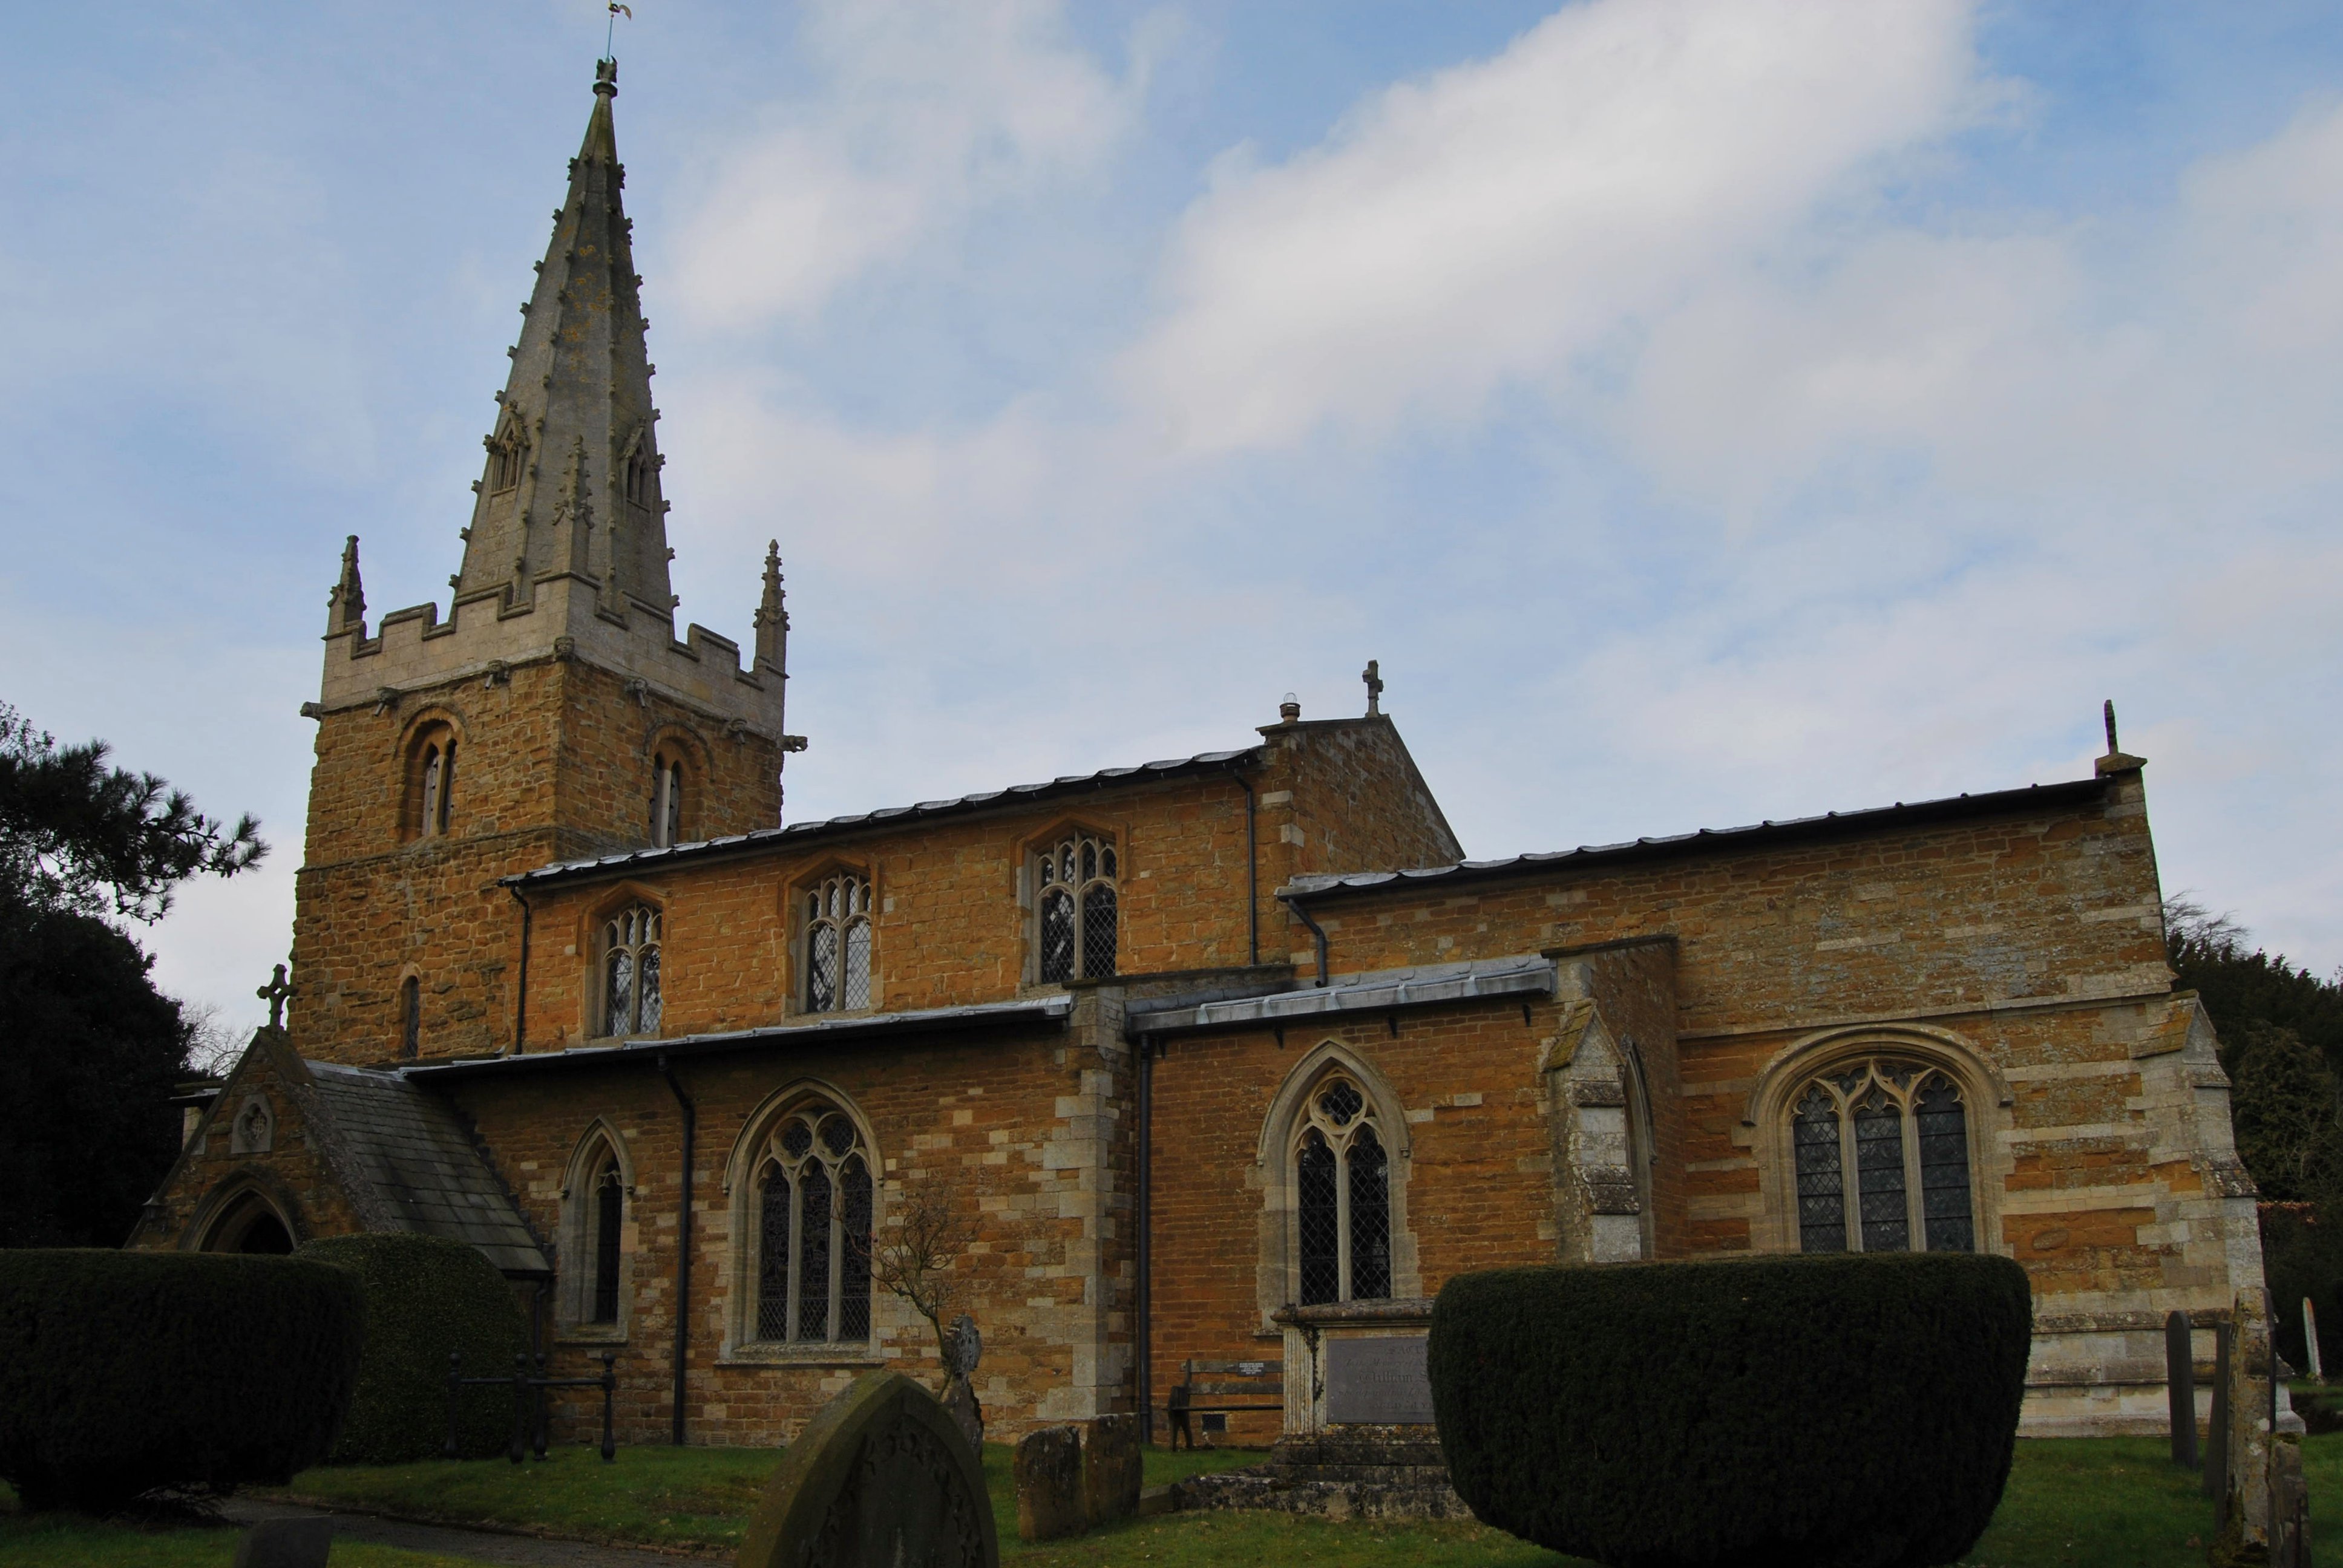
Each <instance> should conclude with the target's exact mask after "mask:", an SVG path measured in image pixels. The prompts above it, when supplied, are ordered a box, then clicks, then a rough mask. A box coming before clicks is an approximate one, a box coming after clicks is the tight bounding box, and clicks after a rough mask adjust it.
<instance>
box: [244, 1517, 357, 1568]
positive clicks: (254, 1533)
mask: <svg viewBox="0 0 2343 1568" xmlns="http://www.w3.org/2000/svg"><path fill="white" fill-rule="evenodd" d="M333 1550H334V1520H333V1516H332V1515H331V1514H327V1513H319V1514H315V1515H312V1516H310V1517H309V1518H307V1519H264V1520H262V1521H261V1522H260V1523H257V1524H254V1525H250V1526H247V1527H246V1530H245V1532H244V1533H243V1535H241V1536H240V1537H238V1538H237V1540H236V1559H235V1563H234V1568H326V1563H327V1558H328V1556H329V1555H330V1554H331V1553H332V1552H333Z"/></svg>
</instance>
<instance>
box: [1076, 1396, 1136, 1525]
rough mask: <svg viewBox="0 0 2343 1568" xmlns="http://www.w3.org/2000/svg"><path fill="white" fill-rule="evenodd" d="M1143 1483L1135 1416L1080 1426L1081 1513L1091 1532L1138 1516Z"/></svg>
mask: <svg viewBox="0 0 2343 1568" xmlns="http://www.w3.org/2000/svg"><path fill="white" fill-rule="evenodd" d="M1143 1479H1144V1477H1143V1474H1142V1472H1141V1464H1140V1453H1139V1418H1138V1417H1137V1416H1135V1415H1100V1416H1092V1417H1091V1419H1090V1420H1089V1421H1087V1422H1083V1423H1082V1512H1083V1514H1084V1515H1085V1516H1086V1517H1087V1518H1088V1519H1089V1521H1090V1523H1091V1528H1092V1529H1096V1528H1097V1527H1098V1526H1099V1525H1101V1524H1104V1523H1109V1522H1110V1521H1111V1520H1116V1519H1128V1518H1130V1517H1131V1515H1132V1514H1133V1513H1137V1512H1139V1491H1140V1486H1141V1483H1142V1481H1143Z"/></svg>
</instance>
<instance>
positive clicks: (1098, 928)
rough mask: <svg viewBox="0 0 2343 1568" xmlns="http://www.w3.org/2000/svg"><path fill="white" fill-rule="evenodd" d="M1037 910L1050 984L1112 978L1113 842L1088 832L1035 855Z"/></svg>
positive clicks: (1044, 966)
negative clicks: (1052, 981)
mask: <svg viewBox="0 0 2343 1568" xmlns="http://www.w3.org/2000/svg"><path fill="white" fill-rule="evenodd" d="M1034 872H1035V879H1034V886H1035V887H1036V888H1037V889H1038V890H1040V895H1041V896H1040V899H1039V900H1038V901H1037V903H1036V905H1035V908H1036V909H1037V910H1038V911H1039V915H1040V925H1041V933H1040V934H1041V943H1040V946H1041V965H1040V970H1039V972H1040V976H1041V980H1044V981H1051V980H1106V979H1109V978H1111V976H1112V975H1113V974H1114V960H1115V932H1116V908H1115V858H1114V846H1113V844H1111V843H1110V842H1108V841H1106V840H1105V839H1099V838H1095V837H1092V836H1091V835H1088V834H1078V835H1075V836H1073V837H1071V838H1067V839H1061V840H1059V842H1058V843H1056V844H1055V845H1053V846H1051V848H1049V849H1043V850H1042V851H1041V853H1040V854H1038V855H1037V856H1035V857H1034Z"/></svg>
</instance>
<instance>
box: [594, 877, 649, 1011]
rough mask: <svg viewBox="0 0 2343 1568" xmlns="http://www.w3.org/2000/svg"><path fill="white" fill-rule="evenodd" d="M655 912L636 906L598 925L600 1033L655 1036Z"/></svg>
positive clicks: (647, 905)
mask: <svg viewBox="0 0 2343 1568" xmlns="http://www.w3.org/2000/svg"><path fill="white" fill-rule="evenodd" d="M602 1032H603V1033H604V1034H610V1035H628V1034H657V1033H658V1032H659V911H658V910H655V909H653V908H651V907H650V906H649V904H636V905H634V906H633V907H632V908H629V909H627V910H621V911H619V912H618V914H615V915H613V916H611V917H610V919H609V920H608V921H607V922H605V923H604V925H603V927H602Z"/></svg>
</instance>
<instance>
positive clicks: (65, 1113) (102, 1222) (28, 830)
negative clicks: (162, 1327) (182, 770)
mask: <svg viewBox="0 0 2343 1568" xmlns="http://www.w3.org/2000/svg"><path fill="white" fill-rule="evenodd" d="M106 758H107V748H106V744H105V742H103V741H90V742H86V743H85V744H83V745H80V746H66V747H60V746H59V745H58V744H57V743H56V740H55V738H54V737H52V736H49V735H46V734H44V733H41V732H40V731H37V730H35V729H34V728H33V727H32V726H31V725H29V724H27V723H25V720H24V719H22V718H20V717H19V716H18V715H17V713H16V711H15V709H12V708H10V707H8V706H7V705H6V704H5V703H0V996H5V997H6V998H7V999H8V1009H7V1012H8V1018H7V1022H8V1027H7V1029H6V1030H5V1033H0V1105H6V1106H8V1107H9V1108H10V1110H11V1111H13V1112H14V1114H13V1115H12V1117H11V1124H10V1130H9V1136H8V1138H6V1139H5V1140H0V1191H5V1192H7V1193H8V1195H9V1201H8V1202H7V1203H5V1204H0V1246H10V1247H31V1246H96V1247H112V1246H118V1245H120V1244H121V1242H122V1240H123V1238H124V1237H125V1236H126V1235H127V1234H128V1233H129V1231H130V1228H131V1226H132V1225H133V1224H134V1223H135V1222H136V1220H137V1217H138V1210H139V1206H140V1205H141V1204H142V1203H143V1202H144V1201H146V1198H147V1196H148V1195H149V1194H150V1193H151V1192H153V1191H154V1189H155V1184H156V1182H157V1181H160V1180H161V1178H162V1175H163V1172H164V1171H166V1169H168V1167H169V1165H170V1163H171V1161H172V1159H173V1157H174V1156H175V1155H176V1153H177V1151H178V1142H179V1140H178V1118H177V1115H176V1112H175V1111H173V1110H172V1107H171V1104H170V1093H171V1089H172V1086H173V1084H174V1083H175V1082H176V1081H178V1080H179V1079H180V1078H181V1077H182V1076H184V1075H185V1073H186V1070H187V1051H188V1047H189V1044H190V1041H191V1040H192V1038H193V1035H194V1020H190V1019H189V1018H188V1017H187V1016H186V1015H184V1014H183V1013H182V1011H181V1010H180V1008H179V1005H178V1004H177V1003H176V1002H175V1001H173V1000H171V999H170V998H168V997H166V996H164V995H163V994H162V993H160V992H159V991H157V990H156V989H155V985H154V981H153V980H152V978H151V976H150V972H149V971H150V970H151V968H152V966H153V960H152V959H150V958H149V957H148V956H147V955H146V953H144V952H142V951H141V950H139V948H138V944H137V943H136V942H135V941H134V940H131V938H130V937H129V936H128V935H127V934H126V932H125V931H124V930H122V929H120V925H121V923H124V922H129V923H151V922H152V921H154V920H158V919H160V918H161V917H162V915H163V913H164V912H165V911H166V910H168V909H169V908H170V902H171V892H172V890H173V889H174V888H176V886H177V885H178V884H179V883H180V882H182V881H185V880H186V879H187V878H188V877H191V876H195V875H197V874H201V873H209V874H212V875H216V876H233V875H235V874H236V872H238V871H241V870H244V869H246V868H247V867H249V866H251V865H253V864H254V863H255V862H256V861H257V860H258V859H260V857H261V856H262V855H263V854H264V853H266V846H265V845H263V844H262V843H261V841H260V837H259V824H258V823H256V822H255V821H254V820H253V819H251V818H250V817H246V818H245V819H242V820H241V821H239V822H237V823H236V825H235V826H234V827H233V828H229V827H226V826H224V825H222V824H221V823H219V822H217V821H216V820H214V819H211V818H208V817H206V816H205V815H203V813H201V812H200V811H198V810H196V808H195V804H194V802H193V801H191V800H189V799H187V797H186V795H185V794H184V793H181V792H180V791H177V790H174V789H170V787H169V786H167V785H166V784H165V783H164V782H163V780H161V779H157V778H156V777H155V776H154V775H153V774H151V773H131V772H129V771H127V770H126V769H120V768H115V767H111V766H109V765H108V763H107V760H106Z"/></svg>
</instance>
